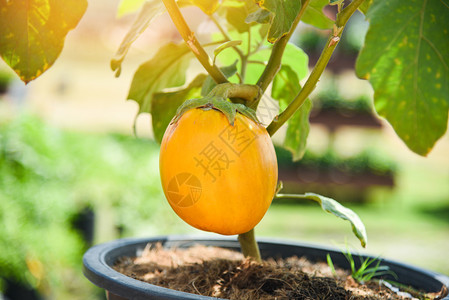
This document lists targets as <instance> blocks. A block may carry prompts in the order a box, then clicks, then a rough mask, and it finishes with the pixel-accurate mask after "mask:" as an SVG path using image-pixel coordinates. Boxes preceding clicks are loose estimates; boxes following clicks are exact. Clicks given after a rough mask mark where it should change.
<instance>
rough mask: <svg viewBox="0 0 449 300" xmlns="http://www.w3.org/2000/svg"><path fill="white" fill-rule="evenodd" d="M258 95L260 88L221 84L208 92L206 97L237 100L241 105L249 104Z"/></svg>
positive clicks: (251, 85) (248, 85) (250, 85)
mask: <svg viewBox="0 0 449 300" xmlns="http://www.w3.org/2000/svg"><path fill="white" fill-rule="evenodd" d="M259 94H260V88H259V87H258V86H257V85H253V84H235V83H230V82H228V83H221V84H218V85H217V86H216V87H214V88H213V89H212V91H210V93H209V94H208V95H207V96H208V97H222V98H225V99H226V98H230V99H232V98H238V99H241V101H240V102H238V103H241V102H242V101H243V103H251V102H252V101H254V99H256V98H257V97H258V96H259Z"/></svg>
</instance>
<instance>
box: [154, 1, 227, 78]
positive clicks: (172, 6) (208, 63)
mask: <svg viewBox="0 0 449 300" xmlns="http://www.w3.org/2000/svg"><path fill="white" fill-rule="evenodd" d="M162 1H163V2H164V5H165V7H166V8H167V11H168V14H169V15H170V18H171V19H172V21H173V23H174V24H175V26H176V28H177V29H178V31H179V33H180V34H181V36H182V38H183V39H184V41H185V42H186V43H187V45H188V46H189V48H190V50H192V52H193V54H194V55H195V56H196V58H197V59H198V61H199V62H200V63H201V64H202V65H203V67H204V68H205V69H206V71H207V72H208V73H209V75H210V76H211V77H212V79H213V80H214V81H215V82H216V83H225V82H228V80H227V79H226V77H225V76H224V74H223V73H222V72H221V70H220V69H219V68H218V67H217V66H216V65H215V64H213V63H212V60H211V59H210V57H209V55H208V54H207V53H206V51H204V49H203V47H202V46H201V44H200V43H199V42H198V40H197V39H196V37H195V34H194V33H193V32H192V31H191V30H190V28H189V26H188V25H187V23H186V21H185V20H184V17H183V16H182V14H181V11H180V10H179V7H178V5H177V4H176V2H175V0H162Z"/></svg>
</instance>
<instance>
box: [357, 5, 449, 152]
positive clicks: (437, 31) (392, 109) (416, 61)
mask: <svg viewBox="0 0 449 300" xmlns="http://www.w3.org/2000/svg"><path fill="white" fill-rule="evenodd" d="M367 18H368V20H369V22H370V27H369V30H368V33H367V35H366V39H365V46H364V47H363V48H362V50H361V53H360V55H359V57H358V59H357V64H356V71H357V75H358V76H359V77H361V78H364V79H369V81H370V83H371V85H372V86H373V88H374V100H375V108H376V110H377V112H378V113H379V114H380V115H381V116H383V117H385V118H386V119H387V120H388V121H389V122H390V123H391V125H392V126H393V128H394V129H395V131H396V133H397V134H398V135H399V136H400V137H401V139H402V140H403V141H404V142H405V143H406V144H407V146H408V147H409V148H410V149H411V150H412V151H414V152H416V153H418V154H420V155H426V154H427V153H428V152H429V151H430V150H431V149H432V147H433V145H434V144H435V142H436V141H437V140H438V139H439V138H440V137H441V136H442V135H443V134H444V133H445V131H446V127H447V122H448V108H449V97H448V95H449V22H448V20H449V1H448V0H441V1H429V0H425V1H421V0H409V1H407V2H406V3H404V1H400V0H388V1H374V2H373V4H372V5H371V7H370V9H369V10H368V13H367ZM386 20H388V22H387V21H386Z"/></svg>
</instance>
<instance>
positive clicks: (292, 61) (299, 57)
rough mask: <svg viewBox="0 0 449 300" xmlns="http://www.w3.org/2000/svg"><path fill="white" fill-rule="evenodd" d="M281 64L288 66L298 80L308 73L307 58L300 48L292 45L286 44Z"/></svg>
mask: <svg viewBox="0 0 449 300" xmlns="http://www.w3.org/2000/svg"><path fill="white" fill-rule="evenodd" d="M282 64H283V65H287V66H290V68H292V70H293V71H294V72H295V73H296V74H297V75H298V78H299V79H300V80H302V79H304V78H305V77H306V76H307V73H308V72H309V68H308V64H309V57H308V56H307V54H306V53H305V52H304V51H303V50H302V49H301V48H299V47H297V46H295V45H294V44H292V43H288V44H287V46H286V47H285V50H284V55H283V56H282Z"/></svg>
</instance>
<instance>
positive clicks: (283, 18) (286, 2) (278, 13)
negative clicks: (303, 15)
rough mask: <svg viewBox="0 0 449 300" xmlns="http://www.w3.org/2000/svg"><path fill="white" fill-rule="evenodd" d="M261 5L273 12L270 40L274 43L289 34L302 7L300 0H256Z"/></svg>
mask: <svg viewBox="0 0 449 300" xmlns="http://www.w3.org/2000/svg"><path fill="white" fill-rule="evenodd" d="M255 1H256V3H257V4H258V5H259V6H260V7H261V8H264V9H266V10H268V11H271V12H272V13H273V18H272V19H271V26H270V30H269V31H268V41H269V42H270V43H274V42H276V41H277V40H279V39H280V38H281V37H283V36H284V35H285V34H287V33H288V32H289V31H290V28H291V27H292V25H293V21H294V20H295V18H296V16H297V15H298V13H299V11H300V9H301V1H300V0H255Z"/></svg>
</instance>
